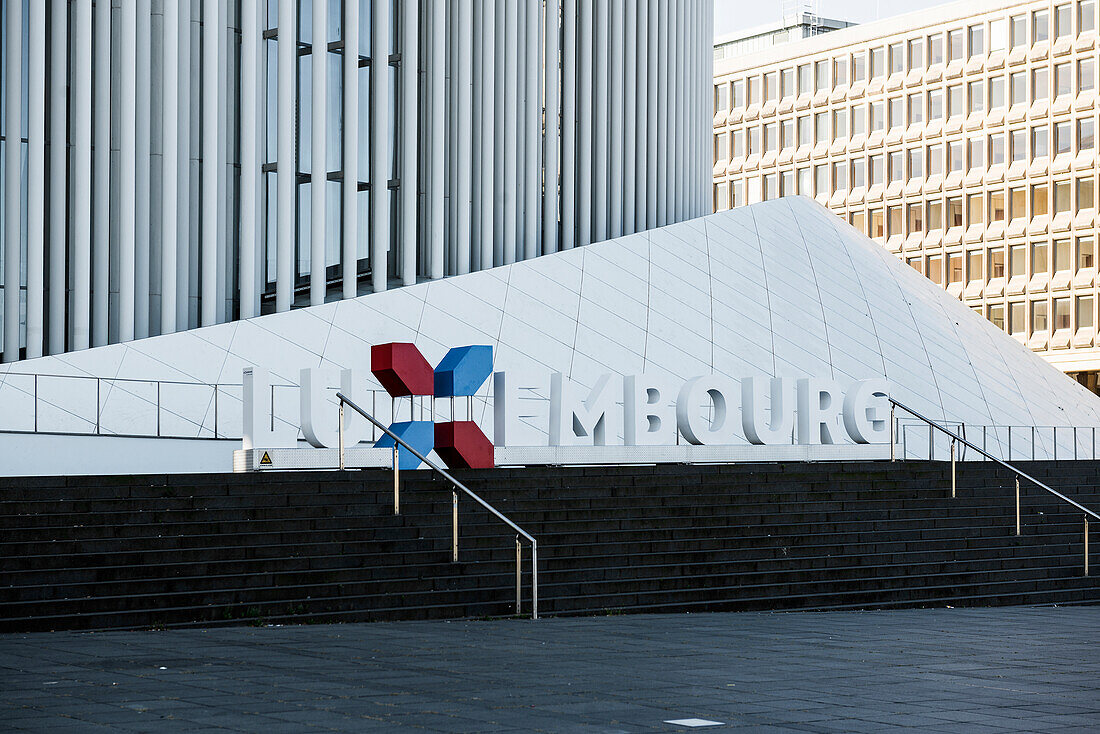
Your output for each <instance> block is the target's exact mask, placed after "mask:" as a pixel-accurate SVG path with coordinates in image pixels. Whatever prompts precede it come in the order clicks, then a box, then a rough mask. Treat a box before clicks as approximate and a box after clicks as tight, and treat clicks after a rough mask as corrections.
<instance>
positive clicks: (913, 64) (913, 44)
mask: <svg viewBox="0 0 1100 734" xmlns="http://www.w3.org/2000/svg"><path fill="white" fill-rule="evenodd" d="M923 68H924V41H923V39H920V38H914V39H912V40H911V41H909V71H918V70H920V69H923Z"/></svg>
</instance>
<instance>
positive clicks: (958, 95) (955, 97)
mask: <svg viewBox="0 0 1100 734" xmlns="http://www.w3.org/2000/svg"><path fill="white" fill-rule="evenodd" d="M965 114H966V102H965V92H964V90H963V85H961V84H956V85H954V86H952V87H948V88H947V116H948V117H955V116H956V115H965Z"/></svg>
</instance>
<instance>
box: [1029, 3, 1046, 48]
mask: <svg viewBox="0 0 1100 734" xmlns="http://www.w3.org/2000/svg"><path fill="white" fill-rule="evenodd" d="M1049 40H1050V12H1049V11H1047V10H1036V11H1035V12H1033V13H1032V14H1031V42H1032V43H1041V42H1042V41H1049Z"/></svg>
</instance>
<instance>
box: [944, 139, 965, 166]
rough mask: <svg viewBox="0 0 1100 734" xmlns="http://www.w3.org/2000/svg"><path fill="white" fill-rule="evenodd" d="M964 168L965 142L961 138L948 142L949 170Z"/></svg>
mask: <svg viewBox="0 0 1100 734" xmlns="http://www.w3.org/2000/svg"><path fill="white" fill-rule="evenodd" d="M961 170H963V144H962V141H961V140H956V141H954V142H951V143H948V144H947V172H948V173H955V172H956V171H961Z"/></svg>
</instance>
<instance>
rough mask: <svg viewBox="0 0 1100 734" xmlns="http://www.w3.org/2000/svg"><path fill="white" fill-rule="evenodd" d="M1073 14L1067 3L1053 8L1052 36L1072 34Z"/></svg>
mask: <svg viewBox="0 0 1100 734" xmlns="http://www.w3.org/2000/svg"><path fill="white" fill-rule="evenodd" d="M1072 20H1073V14H1072V12H1071V9H1070V5H1069V3H1066V4H1065V5H1058V6H1056V7H1055V8H1054V37H1055V38H1069V37H1070V36H1072V35H1073V23H1072Z"/></svg>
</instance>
